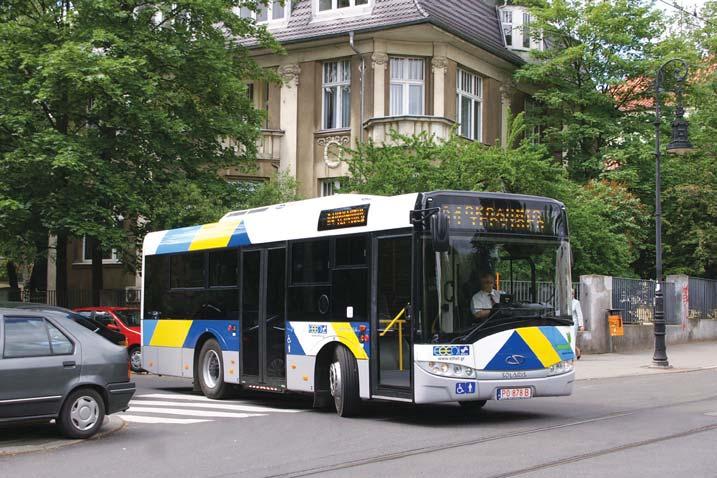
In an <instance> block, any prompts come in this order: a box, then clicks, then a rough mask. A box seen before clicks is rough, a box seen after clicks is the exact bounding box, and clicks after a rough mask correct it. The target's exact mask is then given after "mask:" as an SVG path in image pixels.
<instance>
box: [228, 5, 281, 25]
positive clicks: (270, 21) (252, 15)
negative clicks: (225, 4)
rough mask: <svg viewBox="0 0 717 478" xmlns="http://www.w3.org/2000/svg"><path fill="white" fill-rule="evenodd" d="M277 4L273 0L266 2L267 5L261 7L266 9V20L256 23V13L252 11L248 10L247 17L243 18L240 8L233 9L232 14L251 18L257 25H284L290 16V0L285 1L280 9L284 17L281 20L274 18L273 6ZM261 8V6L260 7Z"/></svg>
mask: <svg viewBox="0 0 717 478" xmlns="http://www.w3.org/2000/svg"><path fill="white" fill-rule="evenodd" d="M275 3H279V2H275V1H273V0H270V1H269V2H268V5H263V7H264V8H266V18H267V19H266V20H261V21H257V19H256V12H255V11H253V10H248V13H249V16H248V17H246V16H243V15H242V10H243V8H242V7H235V8H234V13H235V14H236V15H238V16H240V17H242V18H251V19H253V20H254V21H256V23H257V25H264V24H268V25H275V24H280V23H286V22H288V21H289V16H290V15H291V0H286V1H285V3H284V6H283V7H282V8H283V9H284V16H283V17H282V18H274V4H275ZM260 6H261V5H260Z"/></svg>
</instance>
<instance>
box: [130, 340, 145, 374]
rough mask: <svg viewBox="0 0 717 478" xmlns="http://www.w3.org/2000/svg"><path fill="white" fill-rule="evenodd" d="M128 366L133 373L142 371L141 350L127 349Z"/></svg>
mask: <svg viewBox="0 0 717 478" xmlns="http://www.w3.org/2000/svg"><path fill="white" fill-rule="evenodd" d="M129 366H130V367H131V368H132V371H133V372H134V373H140V372H142V371H143V370H144V369H143V368H142V348H141V347H139V346H134V347H132V348H130V349H129Z"/></svg>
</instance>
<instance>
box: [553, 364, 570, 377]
mask: <svg viewBox="0 0 717 478" xmlns="http://www.w3.org/2000/svg"><path fill="white" fill-rule="evenodd" d="M572 369H573V361H572V360H563V361H562V362H558V363H556V364H555V365H551V366H550V368H548V377H552V376H553V375H562V374H564V373H568V372H570V371H572Z"/></svg>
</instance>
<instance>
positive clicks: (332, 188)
mask: <svg viewBox="0 0 717 478" xmlns="http://www.w3.org/2000/svg"><path fill="white" fill-rule="evenodd" d="M319 184H320V185H321V191H320V192H321V197H326V196H333V195H334V194H336V193H338V192H339V190H340V189H341V181H339V180H338V179H334V178H329V179H322V180H321V181H319Z"/></svg>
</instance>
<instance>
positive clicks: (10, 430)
mask: <svg viewBox="0 0 717 478" xmlns="http://www.w3.org/2000/svg"><path fill="white" fill-rule="evenodd" d="M124 427H125V422H124V420H122V419H121V418H120V417H119V416H116V415H110V416H109V417H105V421H104V423H103V424H102V428H100V431H99V432H98V433H97V434H96V435H95V436H93V437H92V438H89V440H97V439H100V438H103V437H106V436H107V435H110V434H112V433H114V432H117V431H119V430H122V429H123V428H124ZM83 441H86V440H73V439H71V438H65V437H63V436H62V435H61V434H60V431H59V430H58V429H57V427H56V426H55V424H54V423H50V422H35V423H13V424H4V425H0V456H7V455H20V454H23V453H32V452H38V451H48V450H54V449H56V448H61V447H64V446H68V445H74V444H77V443H82V442H83Z"/></svg>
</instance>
